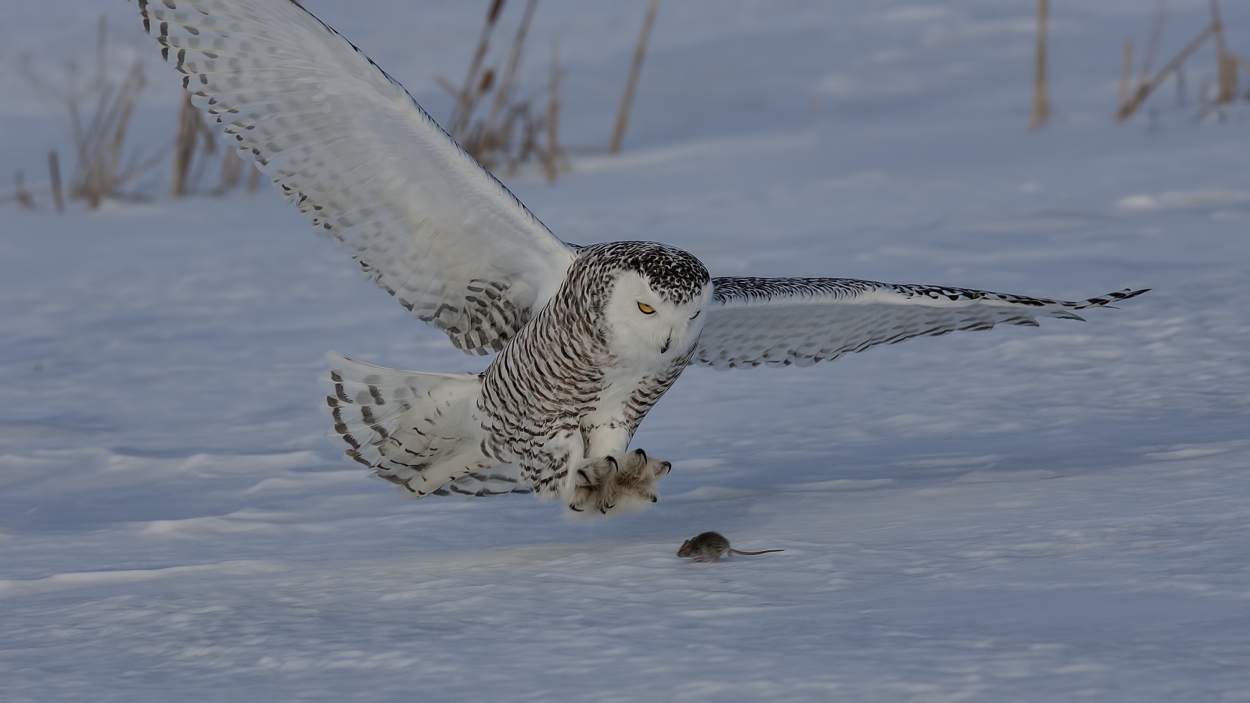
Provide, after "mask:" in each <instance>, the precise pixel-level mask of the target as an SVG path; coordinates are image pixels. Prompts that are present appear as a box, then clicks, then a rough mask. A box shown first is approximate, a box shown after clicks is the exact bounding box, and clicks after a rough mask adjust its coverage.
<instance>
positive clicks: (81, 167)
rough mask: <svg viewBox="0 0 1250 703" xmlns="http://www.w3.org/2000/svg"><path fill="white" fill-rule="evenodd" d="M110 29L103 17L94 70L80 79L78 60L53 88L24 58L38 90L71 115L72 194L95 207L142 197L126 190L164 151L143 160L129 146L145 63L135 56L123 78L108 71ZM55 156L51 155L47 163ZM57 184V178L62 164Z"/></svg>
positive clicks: (61, 111)
mask: <svg viewBox="0 0 1250 703" xmlns="http://www.w3.org/2000/svg"><path fill="white" fill-rule="evenodd" d="M106 38H107V27H106V25H105V20H104V18H103V17H101V18H100V22H99V24H98V28H97V36H96V56H95V70H94V71H93V72H92V75H91V76H90V77H89V78H88V79H87V80H86V81H85V82H82V81H80V78H79V75H78V69H77V64H76V63H75V62H71V63H70V64H69V65H68V66H67V68H66V77H65V80H64V84H63V85H62V86H60V87H58V86H54V85H53V84H52V82H51V81H48V80H46V79H45V78H44V77H42V76H41V75H40V74H39V73H38V72H37V70H36V68H35V66H34V64H33V62H32V61H31V60H30V58H29V57H24V58H23V60H22V71H23V73H24V74H25V76H26V79H27V81H28V82H29V83H30V85H31V87H32V88H33V89H34V91H35V94H36V95H37V96H38V97H39V98H40V99H41V100H42V101H44V103H45V104H47V105H49V106H50V107H51V108H52V109H54V110H55V111H56V112H57V113H58V114H64V115H66V116H67V117H68V122H69V133H70V137H71V138H72V139H73V142H74V153H75V156H76V159H77V163H76V164H75V167H74V171H73V175H72V177H71V178H70V182H69V196H70V198H74V199H80V200H86V201H87V204H88V206H89V207H91V208H93V209H94V208H97V207H99V206H100V203H101V202H103V201H104V199H106V198H123V199H137V198H140V197H141V196H139V195H137V194H134V193H126V192H124V191H123V190H122V188H123V187H125V186H126V185H127V184H128V183H130V182H132V181H133V180H134V179H136V178H138V177H139V176H140V175H142V174H144V173H145V172H147V171H148V170H149V169H151V168H152V167H153V166H155V165H156V163H157V162H158V161H159V160H160V158H161V154H159V153H158V154H154V155H151V156H149V157H147V158H144V157H143V155H142V152H141V151H140V150H139V149H134V150H131V151H129V152H127V150H126V136H127V131H128V129H129V127H130V118H131V117H132V116H133V114H134V109H135V104H136V101H137V100H138V97H139V94H140V93H141V92H143V88H144V84H145V79H144V76H143V62H142V61H141V60H136V61H135V62H134V64H132V65H131V66H130V68H129V70H127V71H125V72H124V74H123V76H122V77H121V78H120V79H119V78H116V77H115V75H114V74H115V72H114V71H112V70H110V69H111V68H113V67H112V66H111V65H110V62H111V58H110V54H109V52H108V47H107V39H106ZM54 163H55V160H52V159H50V163H49V167H50V168H51V167H53V164H54ZM55 170H56V173H55V175H54V178H53V180H54V182H55V181H59V180H60V179H59V176H60V174H59V166H57V167H56V169H55Z"/></svg>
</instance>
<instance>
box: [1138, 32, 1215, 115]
mask: <svg viewBox="0 0 1250 703" xmlns="http://www.w3.org/2000/svg"><path fill="white" fill-rule="evenodd" d="M1211 34H1212V27H1211V25H1207V26H1206V27H1205V28H1203V30H1202V31H1201V32H1199V33H1198V36H1196V37H1194V38H1193V40H1191V41H1190V42H1189V43H1188V44H1186V45H1185V48H1184V49H1181V51H1180V53H1179V54H1177V55H1176V57H1175V58H1173V59H1172V60H1171V61H1169V62H1168V63H1167V65H1166V66H1164V67H1163V68H1161V69H1159V72H1158V73H1156V74H1155V75H1154V77H1153V78H1151V79H1150V80H1148V81H1145V82H1143V83H1141V84H1140V85H1138V87H1137V90H1135V91H1134V92H1133V96H1132V98H1130V99H1129V100H1128V101H1126V102H1124V103H1122V104H1121V105H1120V107H1119V109H1118V110H1116V114H1115V119H1116V121H1117V122H1123V121H1124V120H1127V119H1128V118H1130V117H1132V116H1133V113H1135V112H1137V108H1139V107H1141V105H1142V103H1144V102H1145V101H1146V98H1148V97H1150V94H1151V92H1153V91H1154V89H1155V88H1158V87H1159V86H1160V85H1161V84H1162V83H1163V81H1164V79H1166V78H1167V77H1168V74H1170V73H1172V72H1173V71H1175V70H1176V69H1178V68H1179V67H1180V65H1181V64H1182V63H1184V62H1185V59H1188V58H1189V56H1190V55H1191V54H1193V53H1194V52H1195V51H1197V50H1198V48H1199V47H1201V46H1202V45H1203V44H1204V43H1205V42H1206V41H1207V39H1210V38H1211Z"/></svg>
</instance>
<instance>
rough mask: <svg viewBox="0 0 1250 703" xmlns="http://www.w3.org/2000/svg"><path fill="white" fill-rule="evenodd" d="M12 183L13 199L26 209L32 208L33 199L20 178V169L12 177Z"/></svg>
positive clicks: (33, 204)
mask: <svg viewBox="0 0 1250 703" xmlns="http://www.w3.org/2000/svg"><path fill="white" fill-rule="evenodd" d="M13 184H14V188H13V199H14V200H16V201H17V204H18V205H20V206H21V207H24V208H26V209H27V210H34V209H35V199H34V197H32V196H31V194H30V191H28V190H26V183H25V182H24V179H23V178H22V172H21V171H18V172H17V174H16V175H15V176H14V177H13Z"/></svg>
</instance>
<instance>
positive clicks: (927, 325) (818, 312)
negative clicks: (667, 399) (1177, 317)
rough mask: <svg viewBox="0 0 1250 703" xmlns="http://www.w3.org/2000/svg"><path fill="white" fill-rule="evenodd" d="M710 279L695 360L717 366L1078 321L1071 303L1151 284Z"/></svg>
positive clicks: (1077, 306) (822, 356) (798, 362)
mask: <svg viewBox="0 0 1250 703" xmlns="http://www.w3.org/2000/svg"><path fill="white" fill-rule="evenodd" d="M712 284H713V286H714V292H713V296H712V302H711V303H710V304H709V306H708V308H707V309H706V314H707V316H708V318H707V322H706V323H704V327H703V334H702V336H701V337H700V338H699V347H698V350H697V351H696V352H695V357H694V360H693V363H698V364H703V365H705V366H712V367H715V368H735V367H751V366H759V365H760V364H767V365H770V366H789V365H794V366H808V365H811V364H814V363H816V362H818V361H829V360H831V359H836V358H838V357H839V356H842V355H843V354H845V353H847V352H857V351H863V350H865V349H867V348H869V347H872V346H876V345H878V344H894V343H897V342H901V341H903V340H904V339H910V338H912V337H920V336H924V335H932V336H937V335H942V334H946V333H948V332H954V331H956V330H985V329H989V328H991V327H993V326H994V325H1000V324H1011V325H1029V326H1036V325H1037V317H1039V316H1049V317H1058V318H1065V319H1070V320H1080V319H1082V318H1081V317H1080V316H1079V315H1077V314H1076V312H1074V311H1076V310H1084V309H1086V308H1096V307H1102V306H1104V305H1107V304H1109V303H1113V302H1116V301H1120V300H1126V299H1128V298H1132V297H1134V296H1137V295H1141V294H1142V293H1145V292H1146V290H1131V289H1125V290H1122V291H1118V292H1116V293H1108V294H1107V295H1104V296H1102V297H1099V298H1090V299H1089V300H1085V301H1081V302H1064V301H1058V300H1047V299H1045V298H1028V297H1024V296H1020V295H1009V294H1004V293H990V292H988V291H980V290H968V289H965V288H940V287H934V286H914V285H891V284H887V283H875V282H873V281H858V280H854V279H849V278H714V279H712Z"/></svg>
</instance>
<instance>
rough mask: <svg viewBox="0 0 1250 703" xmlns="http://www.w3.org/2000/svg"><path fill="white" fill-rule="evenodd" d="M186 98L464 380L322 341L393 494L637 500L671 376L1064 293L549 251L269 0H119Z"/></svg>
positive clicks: (461, 166) (861, 339) (1065, 306)
mask: <svg viewBox="0 0 1250 703" xmlns="http://www.w3.org/2000/svg"><path fill="white" fill-rule="evenodd" d="M138 5H139V10H140V15H141V17H142V20H143V25H144V28H145V29H146V30H147V31H148V32H149V33H150V34H152V35H153V36H154V37H155V38H156V39H157V41H158V43H159V45H160V48H161V53H162V55H163V56H164V57H165V58H166V59H167V60H168V61H170V62H171V63H172V64H173V65H174V68H175V69H176V71H177V72H178V73H179V74H180V75H181V77H182V85H183V87H184V88H185V89H186V90H187V91H189V92H190V94H191V100H192V102H193V103H194V104H195V105H196V106H198V107H200V108H202V109H203V110H204V111H205V112H206V114H207V115H208V116H209V118H210V119H211V120H212V121H213V122H215V123H216V124H217V125H219V126H220V128H221V130H222V132H223V133H224V135H225V137H226V139H227V140H228V141H229V143H232V144H233V145H234V146H235V148H236V149H237V150H238V152H239V154H240V155H241V156H243V157H244V158H246V159H250V160H252V161H253V162H254V163H255V165H256V167H257V168H259V169H261V170H262V171H263V172H264V173H266V174H268V175H269V176H270V177H272V179H273V182H274V183H275V184H276V185H277V186H279V187H280V188H281V189H282V192H283V193H284V194H285V196H286V197H287V199H288V200H289V201H291V202H293V203H294V204H296V205H297V206H298V208H299V210H300V212H301V213H302V214H303V215H304V216H305V217H306V218H307V219H308V220H309V221H310V223H311V224H312V225H313V226H314V227H316V228H317V230H318V231H320V232H322V233H323V234H326V235H327V236H329V237H331V238H332V239H334V240H335V241H336V242H338V243H339V244H340V245H341V246H342V247H343V248H344V249H345V250H346V251H347V253H348V254H349V255H350V256H351V257H352V258H353V259H354V260H355V261H356V263H357V264H358V265H359V267H360V269H361V271H362V272H363V273H364V274H365V275H366V276H368V277H369V278H371V279H372V280H373V281H374V282H375V283H376V284H377V285H378V287H379V288H381V289H382V290H383V291H385V292H386V293H388V294H389V295H391V296H392V297H394V298H395V299H396V301H397V302H399V303H400V304H401V305H403V306H404V307H405V308H406V309H408V310H409V311H411V312H412V314H413V315H414V316H415V317H417V318H418V319H420V320H422V321H424V322H427V323H429V324H431V325H433V326H435V327H436V328H438V329H441V330H443V331H444V332H446V333H447V335H448V337H449V339H450V340H451V342H452V344H453V345H455V346H456V347H457V348H459V349H462V350H464V351H466V352H468V353H473V354H481V355H488V354H491V353H497V356H495V358H494V359H493V360H492V361H491V363H490V364H489V366H488V367H487V368H486V370H485V371H484V372H482V373H479V374H440V373H426V372H416V371H400V370H396V369H387V368H382V367H378V366H373V365H370V364H365V363H362V362H358V361H352V360H350V359H346V358H344V357H342V356H338V355H335V354H331V355H330V358H331V362H332V370H331V371H330V373H329V374H328V376H327V378H326V384H327V388H328V391H329V392H328V394H327V397H326V406H327V409H328V410H329V413H330V415H331V418H332V427H333V429H332V431H331V436H332V437H333V438H335V440H336V441H339V442H341V443H342V444H343V445H344V446H345V454H346V456H347V457H349V458H350V459H352V460H354V461H356V462H359V463H361V464H363V465H365V466H367V467H369V468H370V469H372V470H373V471H374V472H376V474H377V475H378V476H379V477H381V478H384V479H386V480H388V481H390V482H392V483H394V484H396V485H397V486H398V487H399V490H400V492H401V493H402V494H404V495H406V496H409V497H413V498H420V497H423V496H427V495H431V494H434V495H447V494H462V495H468V496H489V495H500V494H506V493H512V492H523V493H524V492H534V493H537V494H538V495H540V496H542V497H547V498H558V499H559V500H560V501H561V502H562V503H563V504H564V505H565V506H566V507H567V509H568V510H569V511H570V513H572V514H587V515H593V514H603V515H612V514H618V513H623V512H628V511H630V510H635V509H638V508H640V507H643V506H645V505H647V504H649V503H650V502H654V501H655V500H657V499H658V481H659V480H660V479H661V478H663V477H664V476H665V475H666V474H667V473H668V471H669V469H670V468H671V465H670V464H669V463H668V462H666V461H662V460H659V459H657V458H655V457H650V456H648V455H647V454H646V452H644V451H642V450H640V449H636V450H634V451H627V450H628V448H629V444H630V441H631V439H632V438H633V435H634V432H635V430H637V428H638V425H639V423H640V422H641V421H642V420H643V418H644V417H645V416H646V414H647V412H648V411H649V410H650V409H651V408H652V406H653V405H654V404H655V403H656V402H657V401H658V400H659V399H660V397H661V396H662V395H664V393H665V392H666V391H668V389H669V388H670V387H671V386H672V385H673V383H674V382H675V381H676V379H677V377H678V376H679V375H680V374H681V372H682V370H683V369H684V368H685V367H686V366H687V365H689V364H692V363H697V364H703V365H706V366H711V367H713V368H717V369H727V368H750V367H754V366H759V365H761V364H765V365H771V366H786V365H797V366H805V365H808V364H812V363H815V362H817V361H828V360H832V359H836V358H838V357H839V356H841V355H842V354H844V353H847V352H852V351H863V350H865V349H867V348H869V347H872V346H875V345H878V344H892V343H895V342H899V341H902V340H905V339H910V338H913V337H918V336H924V335H942V334H946V333H948V332H952V331H956V330H984V329H989V328H991V327H994V326H995V325H998V324H1015V325H1036V324H1037V321H1036V319H1037V317H1039V316H1050V317H1058V318H1068V319H1078V320H1079V319H1080V317H1079V316H1078V315H1077V314H1076V311H1078V310H1082V309H1085V308H1096V307H1101V306H1104V305H1107V304H1109V303H1112V302H1115V301H1119V300H1124V299H1127V298H1131V297H1133V296H1136V295H1139V294H1141V293H1143V292H1145V291H1144V290H1131V289H1125V290H1122V291H1119V292H1116V293H1111V294H1108V295H1105V296H1101V297H1097V298H1091V299H1088V300H1085V301H1080V302H1064V301H1055V300H1048V299H1043V298H1030V297H1025V296H1017V295H1010V294H1001V293H991V292H987V291H978V290H970V289H964V288H950V287H944V286H918V285H891V284H884V283H875V282H872V281H861V280H854V279H845V278H750V277H721V278H710V277H709V275H708V272H707V270H706V269H705V268H704V266H703V264H702V263H700V262H699V260H698V259H697V258H696V257H694V256H693V255H691V254H689V253H687V252H684V251H682V250H680V249H676V248H674V247H670V246H666V245H663V244H656V243H650V242H613V243H606V244H595V245H591V246H586V247H578V246H572V245H568V244H566V243H564V242H562V241H560V240H559V239H558V238H556V236H555V235H553V234H552V233H551V231H550V230H548V229H547V227H546V226H544V225H543V224H542V223H541V222H540V221H539V220H538V219H537V218H535V217H534V216H533V214H531V213H530V212H529V210H527V209H526V208H525V206H524V205H522V204H521V203H520V202H519V201H518V200H517V199H516V198H515V197H514V196H513V195H512V194H511V193H510V192H509V191H508V190H507V188H505V187H504V186H503V185H502V184H501V183H500V182H499V181H498V180H496V179H495V178H494V176H492V175H491V174H490V173H489V172H487V171H486V170H485V169H484V168H482V167H481V166H480V165H479V164H478V163H477V162H476V161H474V159H473V158H472V157H471V156H469V155H468V154H466V153H465V152H464V151H463V150H462V149H461V148H460V147H459V145H457V144H456V143H455V142H454V141H453V140H452V139H451V138H449V137H448V136H447V134H446V133H445V132H443V131H442V130H441V129H440V128H439V127H438V125H437V124H436V123H435V122H434V120H433V119H432V118H430V116H429V115H428V114H427V113H426V112H425V111H424V110H422V109H421V107H420V106H419V105H418V104H417V103H416V102H415V101H413V100H412V98H411V96H409V95H408V93H407V91H405V90H404V88H403V87H402V86H400V85H399V84H398V83H397V82H396V81H395V80H394V79H392V78H391V77H390V76H388V75H387V74H386V73H385V72H383V71H382V70H381V69H380V68H379V67H378V66H377V65H376V64H374V63H373V62H372V61H370V60H369V59H368V58H367V57H365V55H364V54H363V53H361V52H360V51H359V49H357V48H356V47H355V46H354V45H352V44H351V43H349V42H348V41H346V40H345V39H343V38H342V37H341V36H340V35H339V34H338V33H337V32H335V31H334V30H333V29H331V28H330V27H328V26H327V25H325V24H324V23H322V22H321V21H320V20H318V19H317V18H316V17H314V16H313V15H312V14H311V13H310V12H309V11H308V10H306V9H304V8H303V7H301V6H300V5H299V4H297V3H295V2H291V0H160V1H159V2H152V1H150V0H138Z"/></svg>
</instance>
